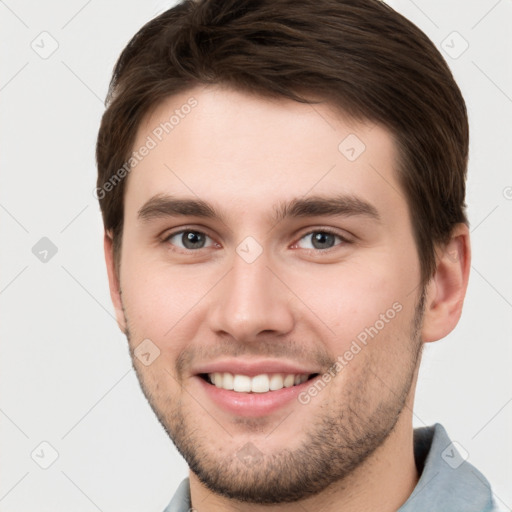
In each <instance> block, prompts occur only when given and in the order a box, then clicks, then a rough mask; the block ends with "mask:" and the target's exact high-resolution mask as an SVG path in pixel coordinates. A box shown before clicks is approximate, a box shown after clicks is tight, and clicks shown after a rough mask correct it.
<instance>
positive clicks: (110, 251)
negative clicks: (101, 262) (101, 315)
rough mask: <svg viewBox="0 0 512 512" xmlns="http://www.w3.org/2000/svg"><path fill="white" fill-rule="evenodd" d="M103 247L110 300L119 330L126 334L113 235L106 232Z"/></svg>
mask: <svg viewBox="0 0 512 512" xmlns="http://www.w3.org/2000/svg"><path fill="white" fill-rule="evenodd" d="M103 247H104V249H105V262H106V264H107V274H108V285H109V287H110V298H111V299H112V304H113V305H114V309H115V312H116V320H117V325H118V326H119V329H121V331H122V332H123V333H124V334H126V332H127V331H126V319H125V316H124V311H123V304H122V302H121V287H120V284H119V276H118V275H117V271H116V266H115V259H114V243H113V239H112V233H111V232H109V231H105V236H104V239H103Z"/></svg>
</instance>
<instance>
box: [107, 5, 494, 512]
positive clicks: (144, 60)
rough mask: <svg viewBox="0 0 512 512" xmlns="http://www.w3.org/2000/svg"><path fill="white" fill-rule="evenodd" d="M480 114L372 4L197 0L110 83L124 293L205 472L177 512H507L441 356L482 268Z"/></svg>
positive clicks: (138, 362) (148, 389) (129, 58)
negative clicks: (428, 368)
mask: <svg viewBox="0 0 512 512" xmlns="http://www.w3.org/2000/svg"><path fill="white" fill-rule="evenodd" d="M467 156H468V122H467V116H466V109H465V104H464V100H463V98H462V96H461V94H460V91H459V89H458V87H457V85H456V84H455V82H454V80H453V77H452V75H451V73H450V71H449V69H448V67H447V65H446V63H445V62H444V60H443V59H442V57H441V56H440V54H439V52H438V51H437V50H436V48H435V47H434V45H433V44H432V43H431V42H430V41H429V40H428V38H427V37H426V36H425V35H424V34H423V33H422V32H421V31H419V30H418V29H417V28H416V27H415V26H414V25H413V24H411V23H410V22H408V21H407V20H406V19H404V18H403V17H402V16H400V15H399V14H397V13H396V12H394V11H393V10H392V9H391V8H389V7H388V6H386V5H385V4H384V3H381V2H379V1H377V0H357V1H356V0H300V1H298V0H293V1H291V0H266V1H254V0H247V1H240V0H213V1H196V2H194V1H185V2H183V3H180V4H179V5H177V6H176V7H174V8H172V9H170V10H169V11H167V12H165V13H163V14H162V15H160V16H158V17H157V18H156V19H154V20H152V21H151V22H149V23H148V24H147V25H146V26H145V27H143V28H142V29H141V30H140V31H139V32H138V33H137V34H136V35H135V37H134V38H133V39H132V40H131V41H130V43H129V44H128V46H127V47H126V49H125V50H124V51H123V53H122V54H121V56H120V58H119V61H118V63H117V65H116V67H115V69H114V74H113V79H112V82H111V86H110V93H109V97H108V101H107V110H106V112H105V114H104V117H103V120H102V124H101V128H100V132H99V136H98V144H97V161H98V170H99V176H98V188H97V195H98V198H99V199H100V205H101V209H102V213H103V219H104V224H105V256H106V261H107V268H108V274H109V282H110V290H111V296H112V300H113V303H114V306H115V309H116V314H117V320H118V323H119V326H120V328H121V330H122V331H123V332H124V333H125V334H126V335H127V338H128V342H129V347H130V353H131V356H132V361H133V366H134V369H135V371H136V372H137V375H138V378H139V380H140V383H141V386H142V389H143V391H144V393H145V396H146V397H147V399H148V401H149V403H150V404H151V406H152V408H153V410H154V411H155V414H156V416H157V417H158V419H159V421H160V423H161V424H162V426H163V427H164V429H165V430H166V431H167V433H168V434H169V436H170V438H171V439H172V441H173V442H174V444H175V445H176V447H177V449H178V450H179V452H180V453H181V454H182V455H183V457H184V458H185V460H186V461H187V463H188V465H189V467H190V473H189V478H186V479H185V480H184V481H183V483H182V484H181V485H180V487H179V489H178V491H177V493H176V495H175V496H174V498H173V499H172V501H171V503H170V504H169V506H168V507H167V508H166V511H167V512H171V511H187V510H198V511H221V510H222V511H232V510H233V511H234V510H244V511H251V512H252V511H254V512H255V511H260V510H265V511H268V510H272V511H283V512H285V511H286V512H288V511H296V510H322V511H323V512H330V511H339V510H343V511H361V510H379V511H396V510H400V511H401V512H405V511H407V512H409V511H412V510H414V511H420V510H421V511H423V510H424V511H427V510H428V511H433V510H436V511H450V512H453V511H457V512H466V511H489V510H495V505H494V502H493V499H492V493H491V491H490V488H489V484H488V483H487V481H486V480H485V478H484V476H483V475H481V474H480V473H479V472H478V471H477V470H476V469H475V468H474V467H473V466H471V465H470V464H469V463H468V462H466V461H464V460H463V459H462V457H461V455H460V454H459V453H457V451H456V448H455V447H454V445H453V444H451V441H450V439H449V438H448V436H447V433H446V432H445V430H444V429H443V427H442V426H441V425H439V424H436V425H434V426H432V427H424V428H421V429H417V430H416V431H413V427H412V408H413V401H414V390H415V385H416V380H417V375H418V368H419V364H420V359H421V350H422V347H423V345H424V344H425V343H428V342H432V341H435V340H438V339H441V338H443V337H444V336H446V335H447V334H448V333H449V332H451V331H452V330H453V328H454V327H455V325H456V324H457V322H458V320H459V318H460V315H461V310H462V304H463V300H464V296H465V292H466V288H467V283H468V274H469V268H470V241H469V231H468V221H467V217H466V213H465V204H464V198H465V178H466V168H467Z"/></svg>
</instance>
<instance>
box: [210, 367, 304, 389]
mask: <svg viewBox="0 0 512 512" xmlns="http://www.w3.org/2000/svg"><path fill="white" fill-rule="evenodd" d="M208 377H209V378H210V381H211V382H212V383H213V384H215V386H217V387H218V388H223V389H227V390H233V391H238V392H240V393H250V392H251V391H252V392H253V393H266V392H267V391H269V390H270V391H277V390H278V389H282V388H289V387H291V386H294V385H297V384H302V383H303V382H305V381H307V380H308V377H309V374H288V375H287V374H283V373H273V374H271V375H268V374H261V375H256V376H255V377H249V376H247V375H238V374H235V375H233V374H232V373H228V372H225V373H220V372H215V373H209V374H208Z"/></svg>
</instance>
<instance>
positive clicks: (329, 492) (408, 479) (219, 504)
mask: <svg viewBox="0 0 512 512" xmlns="http://www.w3.org/2000/svg"><path fill="white" fill-rule="evenodd" d="M408 405H409V404H408ZM410 405H412V404H410ZM326 463H327V461H326ZM189 476H190V493H191V499H192V506H193V507H194V508H195V509H197V510H203V509H206V510H208V511H210V512H220V511H222V512H231V511H233V512H235V511H244V512H263V511H264V512H293V511H296V510H297V506H298V505H299V504H300V505H301V508H303V509H304V510H322V512H338V511H339V510H343V511H344V512H356V511H357V512H362V511H367V510H368V511H370V510H379V511H381V512H392V511H396V510H397V509H399V508H400V506H401V505H403V503H405V501H407V499H408V498H409V496H410V495H411V493H412V491H413V490H414V487H415V486H416V484H417V483H418V478H419V476H418V472H417V470H416V464H415V461H414V449H413V427H412V413H411V408H409V407H408V406H407V405H406V407H405V408H404V409H403V411H402V414H401V416H400V419H399V420H398V422H397V424H396V426H395V428H394V429H393V431H392V432H391V433H390V435H389V436H388V438H387V439H386V440H385V441H384V443H383V444H382V445H381V446H380V447H379V448H378V449H377V450H375V452H374V453H373V454H372V455H371V456H370V457H369V458H368V459H367V460H366V461H365V462H363V463H362V464H361V465H360V466H359V467H358V468H356V469H355V470H354V471H353V472H352V473H351V474H350V475H349V476H348V477H347V478H346V479H344V480H343V481H341V482H334V483H333V484H331V485H330V486H329V487H328V488H327V489H325V490H324V491H323V492H322V493H320V494H317V495H315V496H312V497H309V498H306V499H304V500H301V501H300V502H295V503H281V504H276V505H270V506H269V505H258V504H247V503H240V502H238V501H233V500H230V499H228V498H226V497H224V496H219V495H216V494H212V493H211V491H209V490H208V489H207V488H206V487H205V486H204V485H203V484H202V483H201V482H200V481H199V480H198V479H197V477H196V476H195V474H194V473H192V472H190V475H189Z"/></svg>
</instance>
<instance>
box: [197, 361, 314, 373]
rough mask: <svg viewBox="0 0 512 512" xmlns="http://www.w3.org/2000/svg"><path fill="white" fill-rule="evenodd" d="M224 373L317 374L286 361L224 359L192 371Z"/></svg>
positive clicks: (307, 368) (308, 368) (312, 370)
mask: <svg viewBox="0 0 512 512" xmlns="http://www.w3.org/2000/svg"><path fill="white" fill-rule="evenodd" d="M217 372H218V373H224V372H229V373H232V374H240V375H247V376H249V377H255V376H256V375H261V374H262V373H284V374H287V375H288V374H292V373H293V374H307V375H311V374H313V373H319V370H317V369H311V368H310V367H305V366H299V365H297V364H295V363H291V362H288V361H278V360H271V359H265V360H258V361H255V360H252V361H251V360H247V359H246V360H244V359H224V360H222V361H215V362H212V363H208V364H204V365H200V366H198V367H197V368H195V370H194V372H193V373H194V374H195V375H199V374H202V373H217Z"/></svg>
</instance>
